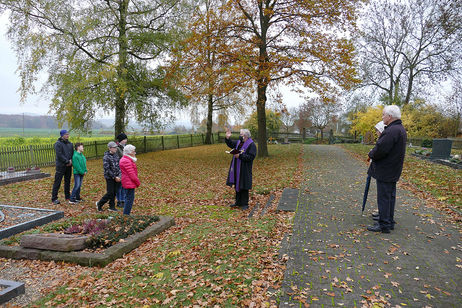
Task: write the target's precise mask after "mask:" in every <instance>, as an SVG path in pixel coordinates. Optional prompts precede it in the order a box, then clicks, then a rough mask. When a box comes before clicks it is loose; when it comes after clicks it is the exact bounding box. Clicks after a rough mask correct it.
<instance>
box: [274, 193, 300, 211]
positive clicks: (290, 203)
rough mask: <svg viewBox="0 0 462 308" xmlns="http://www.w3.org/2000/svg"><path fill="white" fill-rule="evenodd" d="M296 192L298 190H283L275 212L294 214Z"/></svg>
mask: <svg viewBox="0 0 462 308" xmlns="http://www.w3.org/2000/svg"><path fill="white" fill-rule="evenodd" d="M298 192H299V191H298V189H294V188H284V190H283V191H282V196H281V199H280V200H279V204H278V207H277V210H278V211H286V212H295V211H296V210H297V201H298Z"/></svg>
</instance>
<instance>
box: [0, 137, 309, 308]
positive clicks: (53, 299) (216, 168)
mask: <svg viewBox="0 0 462 308" xmlns="http://www.w3.org/2000/svg"><path fill="white" fill-rule="evenodd" d="M226 149H227V148H226V146H225V145H223V144H220V145H212V146H200V147H195V148H185V149H180V150H171V151H163V152H155V153H149V154H143V155H139V156H138V161H137V165H138V170H139V175H140V180H141V183H142V184H141V186H140V187H139V188H138V189H137V190H136V193H135V203H134V206H133V210H132V212H133V214H147V215H170V216H174V217H175V222H176V225H175V226H174V227H172V228H170V229H168V230H167V231H165V232H163V233H161V234H160V235H158V236H156V237H153V238H151V239H149V240H148V241H147V242H145V243H144V244H142V245H141V246H140V247H139V248H137V249H135V250H134V251H132V252H131V253H129V254H127V255H126V256H125V257H124V258H121V259H119V260H116V261H114V262H113V263H111V264H109V265H108V266H106V267H105V268H103V269H100V268H82V267H80V266H76V265H70V264H61V263H59V264H55V263H51V264H50V262H42V261H34V262H33V263H31V262H30V261H15V262H16V264H18V266H25V267H28V266H29V267H31V266H33V267H38V266H42V267H46V268H47V270H48V272H50V271H51V272H56V274H55V275H54V276H55V277H60V278H59V279H60V280H61V281H60V283H55V285H56V286H55V287H54V288H51V289H50V290H47V289H43V290H42V294H47V295H46V296H45V297H44V298H42V299H40V300H39V301H37V302H36V303H35V304H33V305H32V306H57V305H64V306H86V305H89V306H92V307H103V306H122V307H133V306H144V305H154V306H159V307H170V306H172V307H179V306H193V305H200V306H207V307H213V306H214V305H218V306H220V307H226V306H248V305H250V304H251V303H252V302H254V303H255V305H256V306H264V305H266V304H265V303H269V302H270V293H269V289H270V288H271V287H274V288H276V289H277V288H278V286H279V284H280V283H281V280H282V275H283V269H284V265H283V263H282V262H281V260H279V258H278V247H279V243H280V240H281V239H282V236H283V233H284V232H286V231H287V230H288V229H289V228H290V219H291V217H292V214H283V213H277V212H275V210H274V209H275V206H274V205H275V204H277V201H278V199H279V197H280V195H281V193H282V189H283V188H284V187H298V184H299V182H300V176H301V169H300V166H301V156H300V154H301V146H300V145H270V146H269V153H270V157H268V158H264V159H260V158H257V159H256V160H255V161H254V170H253V180H254V189H253V190H252V191H251V194H250V199H251V204H250V205H251V208H253V207H255V206H257V204H258V206H259V208H260V209H261V208H262V207H263V206H264V205H265V204H266V202H267V201H268V200H269V198H270V194H275V195H276V200H275V201H273V207H272V208H271V209H270V210H269V211H268V212H267V214H266V215H265V216H263V217H259V216H258V213H259V211H256V214H257V215H256V217H255V218H252V219H248V218H247V216H248V214H249V211H246V212H242V211H240V210H236V209H231V208H229V206H228V205H229V204H231V203H233V202H234V191H233V189H232V188H230V187H227V186H226V185H225V182H226V176H227V172H228V168H229V164H230V159H231V156H230V155H229V154H226V153H225V152H224V151H225V150H226ZM88 167H89V174H88V175H87V176H86V177H85V178H84V181H83V186H82V198H84V199H85V200H86V202H85V203H83V204H78V205H68V204H62V205H60V206H54V205H51V204H50V201H49V200H50V195H51V187H52V179H51V178H50V179H43V180H40V181H33V182H23V183H18V184H12V185H7V186H3V187H0V199H1V200H2V201H3V203H6V204H15V205H23V206H33V207H46V208H55V209H60V210H64V211H65V214H66V216H68V217H69V216H77V215H81V214H83V213H88V212H96V208H95V205H94V204H95V201H97V200H98V199H99V198H100V197H101V196H102V195H103V194H104V192H105V182H104V179H103V177H102V162H101V160H97V161H89V162H88ZM45 171H48V172H51V173H52V174H54V172H53V171H52V170H45ZM18 195H20V196H21V198H20V199H21V200H24V201H21V200H18ZM60 200H61V201H63V197H62V188H61V195H60ZM0 261H2V259H0ZM1 263H2V262H0V264H1ZM37 264H39V265H37ZM1 267H2V266H1V265H0V269H1ZM75 273H78V275H76V274H75ZM54 279H58V278H54Z"/></svg>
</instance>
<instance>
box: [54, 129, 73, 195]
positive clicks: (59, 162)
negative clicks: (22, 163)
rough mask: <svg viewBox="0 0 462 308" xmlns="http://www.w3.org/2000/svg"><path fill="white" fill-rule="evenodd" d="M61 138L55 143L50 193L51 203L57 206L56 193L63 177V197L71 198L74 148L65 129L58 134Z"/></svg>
mask: <svg viewBox="0 0 462 308" xmlns="http://www.w3.org/2000/svg"><path fill="white" fill-rule="evenodd" d="M59 134H60V135H61V137H60V138H59V139H58V141H56V143H55V154H56V173H55V181H54V183H53V190H52V193H51V202H53V203H54V204H59V203H60V202H59V200H58V191H59V187H60V186H61V182H62V180H63V177H64V195H65V197H66V200H69V198H70V196H71V176H72V155H73V154H74V146H73V145H72V143H71V142H70V141H69V132H68V131H67V130H65V129H63V130H61V131H60V132H59Z"/></svg>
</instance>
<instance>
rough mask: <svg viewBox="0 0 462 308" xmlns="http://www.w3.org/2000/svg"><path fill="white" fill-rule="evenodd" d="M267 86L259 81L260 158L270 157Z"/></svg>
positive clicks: (258, 139)
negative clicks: (267, 139) (267, 126)
mask: <svg viewBox="0 0 462 308" xmlns="http://www.w3.org/2000/svg"><path fill="white" fill-rule="evenodd" d="M266 88H267V86H266V84H265V82H263V81H261V79H260V80H259V81H258V89H257V93H258V96H257V119H258V137H257V141H258V157H267V156H268V146H267V144H266Z"/></svg>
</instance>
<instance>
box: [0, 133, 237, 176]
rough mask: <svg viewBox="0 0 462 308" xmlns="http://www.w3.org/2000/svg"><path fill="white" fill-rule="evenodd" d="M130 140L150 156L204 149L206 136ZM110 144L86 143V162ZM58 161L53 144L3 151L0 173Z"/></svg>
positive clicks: (0, 149)
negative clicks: (197, 147) (151, 154)
mask: <svg viewBox="0 0 462 308" xmlns="http://www.w3.org/2000/svg"><path fill="white" fill-rule="evenodd" d="M224 136H225V134H224V133H221V136H220V133H217V134H212V143H217V142H218V141H219V140H220V141H222V139H223V138H224ZM234 136H236V135H234ZM129 140H130V141H129V143H130V144H133V145H134V146H135V147H136V152H137V153H147V152H155V151H163V150H169V149H179V148H186V147H193V146H198V145H203V144H204V142H205V135H204V134H189V135H164V136H143V137H132V136H130V137H129ZM109 141H112V139H108V140H99V141H90V142H84V143H83V145H84V148H85V157H86V158H87V159H95V158H101V157H103V155H104V152H105V151H107V144H108V142H109ZM55 159H56V158H55V150H54V145H53V144H44V145H27V146H15V147H0V172H2V171H6V170H7V169H8V168H11V167H12V168H14V169H15V170H16V171H18V170H25V169H27V168H31V167H35V166H37V167H45V166H53V165H54V164H55Z"/></svg>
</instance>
